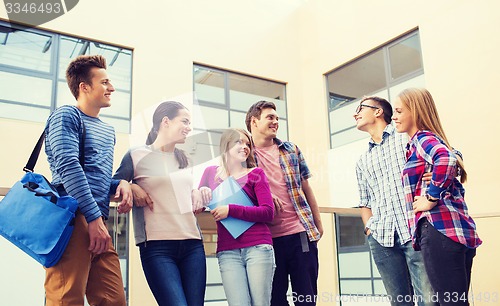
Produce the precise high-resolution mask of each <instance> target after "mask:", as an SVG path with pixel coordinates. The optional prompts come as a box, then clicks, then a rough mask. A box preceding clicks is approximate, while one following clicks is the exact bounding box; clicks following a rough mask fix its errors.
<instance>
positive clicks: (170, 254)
mask: <svg viewBox="0 0 500 306" xmlns="http://www.w3.org/2000/svg"><path fill="white" fill-rule="evenodd" d="M190 124H191V115H190V113H189V111H188V110H187V108H186V107H185V106H184V105H182V104H181V103H179V102H174V101H167V102H163V103H161V104H160V105H159V106H158V107H157V108H156V111H155V112H154V115H153V127H152V128H151V131H150V132H149V135H148V137H147V140H146V145H144V146H141V147H139V148H135V149H132V150H130V151H129V152H127V154H125V156H124V158H123V160H122V163H121V165H120V167H119V169H118V170H117V172H116V174H115V176H114V177H115V178H121V179H125V180H128V181H133V182H134V183H135V184H137V185H138V186H139V187H140V188H138V187H137V186H136V185H134V184H133V186H135V187H134V188H133V190H134V195H135V198H136V200H137V198H138V197H139V198H141V199H142V201H136V202H135V203H134V207H133V219H134V232H135V239H136V244H137V246H138V247H139V249H140V255H141V262H142V267H143V270H144V274H145V276H146V280H147V282H148V284H149V287H150V288H151V291H152V292H153V295H154V297H155V299H156V301H157V302H158V304H159V305H161V306H162V305H172V306H184V305H186V306H201V305H203V303H204V295H205V286H206V262H205V252H204V249H203V243H202V239H201V233H200V231H199V228H198V226H197V221H196V218H195V215H194V211H195V210H197V209H196V207H199V205H200V204H201V195H200V192H199V191H198V190H196V189H193V175H192V171H191V168H190V167H189V160H188V158H187V155H186V153H185V152H184V151H182V150H180V149H178V148H176V145H177V144H180V143H184V142H185V141H186V137H187V135H188V134H189V132H190V131H191V127H190Z"/></svg>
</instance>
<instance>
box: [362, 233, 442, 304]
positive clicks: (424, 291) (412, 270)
mask: <svg viewBox="0 0 500 306" xmlns="http://www.w3.org/2000/svg"><path fill="white" fill-rule="evenodd" d="M368 244H369V245H370V250H371V252H372V255H373V260H374V261H375V264H376V265H377V269H378V272H379V273H380V276H381V277H382V282H383V283H384V287H385V290H386V291H387V294H388V295H389V296H390V299H391V305H401V306H402V305H412V306H413V305H414V303H413V301H417V304H418V305H419V306H422V305H426V306H427V305H439V304H437V303H435V302H436V301H435V298H434V296H433V295H434V292H433V290H432V287H431V284H430V282H429V277H428V276H427V273H426V271H425V267H424V261H423V258H422V254H421V252H417V251H415V250H414V249H413V246H412V242H411V241H408V242H406V243H405V244H403V245H401V243H400V240H399V236H398V235H397V233H396V232H394V246H393V247H384V246H382V245H380V244H379V243H378V242H377V241H376V240H375V239H374V238H373V237H372V235H371V234H370V235H368Z"/></svg>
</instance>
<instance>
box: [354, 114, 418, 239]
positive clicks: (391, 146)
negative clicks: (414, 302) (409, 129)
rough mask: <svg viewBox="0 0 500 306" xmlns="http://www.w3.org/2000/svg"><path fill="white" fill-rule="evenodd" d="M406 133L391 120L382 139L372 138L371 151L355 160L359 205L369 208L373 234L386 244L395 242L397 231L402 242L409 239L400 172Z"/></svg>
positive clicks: (369, 221) (402, 165)
mask: <svg viewBox="0 0 500 306" xmlns="http://www.w3.org/2000/svg"><path fill="white" fill-rule="evenodd" d="M407 142H408V138H407V137H406V134H400V133H396V131H395V129H394V126H393V125H391V124H389V125H387V126H386V127H385V129H384V131H383V133H382V141H381V142H380V143H375V142H374V141H373V140H370V142H369V146H368V151H366V152H365V153H364V154H363V155H361V157H360V159H359V161H358V162H357V164H356V176H357V179H358V190H359V195H360V203H359V207H366V208H370V209H371V211H372V214H373V216H372V217H370V219H369V220H368V222H367V223H366V227H367V228H369V229H370V231H371V233H372V237H373V238H374V239H375V240H376V241H377V242H378V243H379V244H380V245H382V246H384V247H393V246H394V233H397V234H398V236H399V237H400V242H401V244H405V243H407V242H408V241H410V231H409V229H408V219H407V213H406V211H407V209H406V204H405V200H404V191H403V185H402V184H401V172H402V171H403V167H404V164H405V146H406V143H407Z"/></svg>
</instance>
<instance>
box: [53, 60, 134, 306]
mask: <svg viewBox="0 0 500 306" xmlns="http://www.w3.org/2000/svg"><path fill="white" fill-rule="evenodd" d="M66 79H67V82H68V86H69V87H70V90H71V92H72V94H73V95H74V97H75V98H76V107H74V106H63V107H60V108H58V109H57V110H55V111H54V112H53V113H52V114H51V115H50V117H49V119H48V120H47V125H46V127H45V133H46V140H45V152H46V153H47V158H48V161H49V165H50V169H51V171H52V179H53V182H52V183H53V184H54V185H55V186H58V187H57V188H58V190H59V191H60V192H65V193H67V194H69V195H71V196H73V197H74V198H76V200H77V201H78V207H79V208H78V211H77V213H76V216H75V227H74V230H73V234H72V236H71V240H70V242H69V244H68V246H67V248H66V250H65V251H64V254H63V256H62V258H61V260H60V261H59V262H58V263H57V264H56V265H55V266H53V267H51V268H47V269H46V277H45V292H46V305H47V306H53V305H84V297H85V295H86V296H87V301H88V302H89V304H90V305H101V306H103V305H113V306H124V305H126V300H125V293H124V289H123V281H122V277H121V270H120V263H119V259H118V254H117V253H116V251H115V250H114V247H113V245H112V243H111V237H110V235H109V233H108V229H107V228H106V225H105V223H104V220H105V219H107V218H108V214H109V198H110V195H111V194H114V195H115V196H116V197H120V196H121V197H122V200H121V202H120V204H119V206H118V211H119V212H121V213H125V212H128V211H129V210H130V208H131V206H132V193H131V190H130V185H129V183H128V182H126V181H117V180H112V179H111V176H112V170H113V169H112V168H113V153H114V144H115V133H114V129H113V127H111V126H110V125H108V124H106V123H104V122H102V121H101V120H100V119H99V112H100V110H101V109H102V108H104V107H109V106H110V105H111V103H110V97H111V93H112V92H113V91H114V90H115V89H114V87H113V85H111V83H110V80H109V78H108V76H107V73H106V60H105V59H104V57H102V56H100V55H95V56H80V57H77V58H76V59H74V60H73V61H72V62H71V63H70V64H69V66H68V69H67V71H66ZM83 136H84V138H83ZM80 141H84V152H82V153H83V156H84V164H83V165H82V164H80V160H79V156H80Z"/></svg>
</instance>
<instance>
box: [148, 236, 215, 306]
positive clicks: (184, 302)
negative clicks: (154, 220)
mask: <svg viewBox="0 0 500 306" xmlns="http://www.w3.org/2000/svg"><path fill="white" fill-rule="evenodd" d="M139 249H140V253H141V262H142V268H143V270H144V274H145V276H146V280H147V281H148V285H149V288H150V289H151V291H152V292H153V295H154V297H155V299H156V302H157V303H158V305H160V306H164V305H165V306H166V305H172V306H203V303H204V299H205V286H206V278H207V272H206V270H207V269H206V259H205V251H204V249H203V243H202V241H201V240H197V239H188V240H158V241H156V240H154V241H147V242H145V243H141V244H139Z"/></svg>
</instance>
